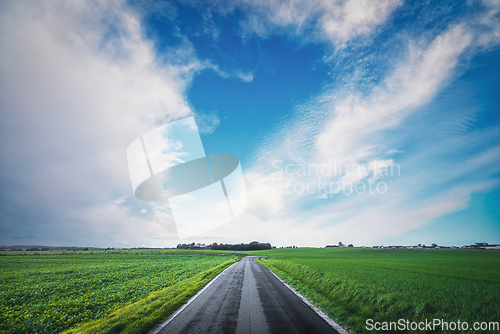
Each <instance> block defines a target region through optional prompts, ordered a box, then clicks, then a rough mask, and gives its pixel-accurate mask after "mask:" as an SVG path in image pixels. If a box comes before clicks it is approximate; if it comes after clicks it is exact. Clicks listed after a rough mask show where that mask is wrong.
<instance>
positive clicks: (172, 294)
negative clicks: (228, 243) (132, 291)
mask: <svg viewBox="0 0 500 334" xmlns="http://www.w3.org/2000/svg"><path fill="white" fill-rule="evenodd" d="M234 262H236V259H232V260H230V261H227V262H225V263H223V264H220V265H218V266H216V267H213V268H211V269H208V270H205V271H203V272H201V273H199V274H196V275H195V276H193V277H191V278H188V279H186V280H183V281H181V282H179V283H176V284H174V285H172V286H170V287H168V288H165V289H163V290H161V291H157V292H153V293H151V294H150V295H149V296H148V297H147V298H145V299H143V300H140V301H137V302H135V303H133V304H130V305H128V306H125V307H123V308H120V309H117V310H116V311H114V312H112V313H110V314H108V315H106V316H105V317H104V318H102V319H99V320H96V321H93V322H89V323H85V324H82V325H80V326H78V327H77V328H74V329H71V330H67V331H65V332H63V333H65V334H91V333H124V334H141V333H148V331H150V330H151V329H153V328H155V327H156V326H157V325H159V324H160V323H161V322H162V321H164V320H165V319H166V318H167V317H168V316H169V315H170V314H172V313H173V312H174V311H175V310H177V309H178V308H179V307H181V306H182V305H183V304H184V303H186V302H187V301H188V300H189V299H190V298H191V297H192V296H194V295H195V294H196V293H197V292H198V291H199V290H200V289H201V288H203V287H204V286H205V285H206V284H207V283H208V282H209V281H210V280H212V279H213V278H214V277H215V276H217V275H218V274H219V273H220V272H222V271H223V270H224V269H226V268H227V267H229V266H230V265H231V264H233V263H234Z"/></svg>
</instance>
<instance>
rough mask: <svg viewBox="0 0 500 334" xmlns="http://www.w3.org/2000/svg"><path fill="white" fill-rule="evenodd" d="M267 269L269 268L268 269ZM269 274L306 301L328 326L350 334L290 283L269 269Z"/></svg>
mask: <svg viewBox="0 0 500 334" xmlns="http://www.w3.org/2000/svg"><path fill="white" fill-rule="evenodd" d="M268 270H269V269H268ZM269 271H270V272H271V274H273V275H274V277H276V278H277V279H279V280H280V282H281V283H283V284H284V285H285V286H286V287H287V288H288V289H290V291H292V292H293V293H294V294H295V295H296V296H297V297H299V298H300V299H302V301H303V302H304V303H306V305H307V306H309V307H310V308H312V309H313V311H314V312H316V314H317V315H319V316H320V317H321V318H323V320H325V321H326V322H327V323H328V324H329V325H330V326H332V327H333V329H335V330H336V331H337V332H339V333H340V334H350V333H349V332H348V331H347V330H345V329H344V328H343V327H342V326H340V325H339V324H338V323H336V322H335V321H334V320H333V319H332V318H330V317H329V316H328V315H326V313H325V312H323V311H321V310H320V309H319V308H317V307H316V306H315V305H314V304H313V303H311V302H310V301H309V300H307V298H306V297H304V296H302V295H301V294H300V293H299V292H298V291H296V290H295V289H294V288H292V287H291V286H290V285H288V284H286V283H285V282H284V281H283V280H282V279H281V278H279V277H278V275H276V274H275V273H273V272H272V271H271V270H269Z"/></svg>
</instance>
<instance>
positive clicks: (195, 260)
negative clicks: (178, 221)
mask: <svg viewBox="0 0 500 334" xmlns="http://www.w3.org/2000/svg"><path fill="white" fill-rule="evenodd" d="M28 253H30V252H25V253H17V254H19V255H18V256H0V291H1V293H0V332H2V333H58V332H61V331H63V330H65V329H68V328H72V327H75V326H77V325H79V324H81V323H84V322H92V321H94V320H96V319H101V318H103V317H104V316H105V315H109V314H112V313H113V312H115V313H116V312H118V313H119V311H120V310H121V309H122V308H124V306H126V305H128V306H130V305H135V304H134V303H138V304H137V305H142V306H141V307H143V308H144V307H145V306H144V303H142V304H141V301H142V300H144V299H147V297H148V295H151V294H152V293H153V292H155V293H156V292H157V291H166V292H163V295H164V296H167V295H168V299H169V300H175V305H174V304H172V305H171V307H170V308H168V309H165V308H164V310H163V311H162V312H163V313H162V314H159V315H158V316H160V317H166V315H168V313H170V312H172V311H174V310H175V309H176V308H177V307H179V306H180V305H182V303H183V302H185V301H187V299H188V298H189V297H190V296H191V295H193V294H194V293H196V291H197V290H199V289H200V288H201V287H203V285H204V284H206V283H207V282H208V281H209V280H210V279H211V278H212V277H213V276H215V275H216V274H217V273H218V272H220V271H222V270H223V269H224V268H225V267H227V266H228V265H229V264H230V263H231V261H230V260H231V257H229V256H208V255H197V254H196V253H189V252H186V251H183V252H178V253H179V254H175V255H173V254H165V252H163V253H162V252H159V251H158V252H152V251H147V252H146V251H142V252H141V251H134V252H123V253H121V254H120V253H118V252H116V253H111V254H110V253H109V252H108V254H105V253H104V252H101V253H100V254H95V253H93V254H91V252H77V253H73V252H66V255H61V254H62V252H54V253H53V254H59V255H20V254H28ZM39 253H40V252H39ZM141 253H142V254H141ZM219 253H220V252H219ZM213 254H217V253H215V252H213ZM228 261H229V262H228ZM232 262H234V258H233V259H232ZM210 268H216V269H210ZM200 272H202V273H208V274H205V275H202V274H199V273H200ZM188 281H189V282H191V283H190V284H191V285H189V286H188V285H186V283H183V282H188ZM181 283H183V284H184V285H183V288H182V289H177V290H179V292H178V293H177V292H175V291H177V290H175V289H174V288H172V287H175V286H177V285H179V284H181ZM192 286H195V289H192ZM165 288H168V289H170V290H169V291H167V290H168V289H165ZM186 291H188V292H189V293H188V294H185V293H184V292H186ZM176 294H177V295H178V294H182V295H183V296H182V298H180V299H179V300H176V299H175V298H176V296H177V295H176ZM158 298H159V295H158V293H156V295H155V296H154V298H152V299H151V301H154V300H157V299H158ZM158 308H160V307H158ZM127 310H128V311H127V312H129V313H130V307H129V308H128V309H127ZM140 312H144V310H142V309H141V311H140ZM151 312H153V310H152V311H151ZM146 316H147V314H145V313H143V317H146ZM158 320H161V319H153V320H151V321H152V322H151V323H150V324H149V325H150V326H151V325H152V324H153V322H154V321H158ZM105 325H106V324H104V326H105ZM126 325H127V323H120V324H119V326H121V327H125V326H126ZM140 331H141V330H140V329H139V330H138V331H136V332H140ZM131 332H134V331H131Z"/></svg>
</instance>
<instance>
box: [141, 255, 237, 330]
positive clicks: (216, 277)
mask: <svg viewBox="0 0 500 334" xmlns="http://www.w3.org/2000/svg"><path fill="white" fill-rule="evenodd" d="M238 262H239V261H236V262H235V263H233V264H232V265H230V266H229V267H227V268H226V269H224V270H223V271H222V272H221V273H220V274H218V275H217V276H215V277H214V278H212V280H211V281H210V282H208V283H207V285H205V286H204V287H203V288H202V289H201V290H200V291H198V292H197V293H196V294H195V295H194V296H193V297H191V298H190V299H189V300H188V301H187V302H186V303H185V304H184V305H182V306H181V307H179V308H178V309H177V311H175V312H174V313H172V314H171V315H170V316H169V317H168V318H167V320H165V321H164V322H162V323H161V324H160V325H158V327H156V328H155V329H152V330H150V331H149V333H148V334H158V333H159V332H160V331H161V330H162V329H163V328H165V326H167V325H168V324H169V322H170V321H172V320H174V318H175V317H176V316H177V315H178V314H179V313H181V312H182V310H184V309H185V308H186V307H187V306H188V305H189V304H191V303H192V302H193V301H194V300H195V299H196V298H197V297H198V296H199V295H201V294H202V293H203V291H205V290H206V289H207V288H208V287H209V286H210V285H212V283H213V282H215V280H217V279H218V278H219V277H220V276H222V275H223V274H224V273H225V272H226V271H228V270H229V269H230V268H232V267H233V266H235V265H236V264H237V263H238Z"/></svg>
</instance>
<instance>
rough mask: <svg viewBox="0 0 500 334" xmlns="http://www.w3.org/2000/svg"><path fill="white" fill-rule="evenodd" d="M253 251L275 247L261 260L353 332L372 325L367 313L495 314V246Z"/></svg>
mask: <svg viewBox="0 0 500 334" xmlns="http://www.w3.org/2000/svg"><path fill="white" fill-rule="evenodd" d="M252 254H256V255H263V254H269V255H276V256H273V257H266V258H259V261H260V262H261V263H262V264H264V265H265V266H266V267H267V268H269V269H270V270H272V271H273V272H274V273H276V274H277V275H278V276H280V277H281V278H282V279H283V280H284V281H285V282H287V283H288V284H290V285H291V286H293V287H294V288H295V289H296V290H298V291H299V292H300V293H302V294H303V295H304V296H305V297H306V298H308V299H309V300H310V301H312V302H313V303H314V304H315V305H316V306H318V307H319V308H320V309H322V310H323V311H324V312H325V313H327V314H328V315H329V316H330V317H331V318H332V319H334V320H335V321H337V322H338V323H340V324H341V325H343V326H344V328H346V329H348V330H349V331H350V332H351V333H373V332H374V331H368V330H366V328H365V326H366V324H365V321H366V320H367V319H373V320H374V321H379V322H384V321H385V322H389V321H398V319H406V320H411V321H422V320H425V319H428V320H429V321H432V319H443V320H444V321H450V322H451V321H457V320H460V321H467V322H468V324H469V326H472V324H473V323H474V322H476V321H478V322H482V321H495V322H498V321H500V252H499V251H488V250H467V249H414V250H412V249H356V248H326V249H307V248H298V249H276V250H272V251H258V252H252ZM415 332H418V333H422V331H415ZM451 332H452V331H450V333H451ZM454 332H455V333H456V331H454ZM467 332H468V333H473V332H474V331H472V330H471V331H467Z"/></svg>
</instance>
